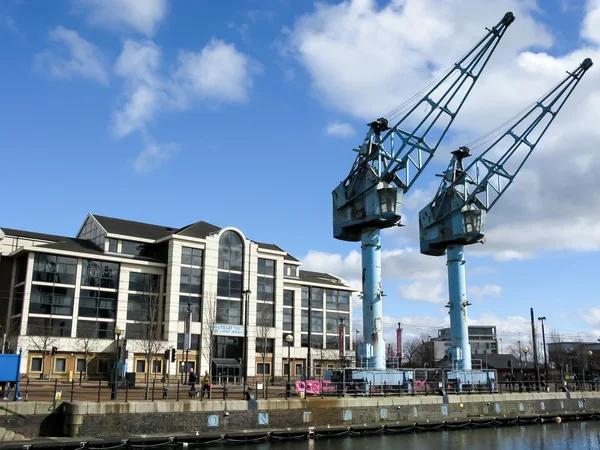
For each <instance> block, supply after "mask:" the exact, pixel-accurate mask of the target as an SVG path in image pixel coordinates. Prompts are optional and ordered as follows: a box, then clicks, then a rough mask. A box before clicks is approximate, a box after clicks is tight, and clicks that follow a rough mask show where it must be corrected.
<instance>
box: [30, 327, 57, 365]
mask: <svg viewBox="0 0 600 450" xmlns="http://www.w3.org/2000/svg"><path fill="white" fill-rule="evenodd" d="M38 330H39V331H40V334H41V336H29V342H30V347H33V348H34V349H35V350H37V351H39V352H41V353H42V377H43V376H44V375H45V368H46V367H45V366H46V355H48V353H49V352H50V351H51V350H52V347H53V346H54V344H56V343H57V342H58V338H57V337H55V336H52V335H51V334H50V331H51V330H50V327H43V328H39V329H38Z"/></svg>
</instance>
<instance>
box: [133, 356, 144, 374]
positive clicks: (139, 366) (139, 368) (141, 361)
mask: <svg viewBox="0 0 600 450" xmlns="http://www.w3.org/2000/svg"><path fill="white" fill-rule="evenodd" d="M135 371H136V372H137V373H146V360H145V359H138V360H137V361H136V362H135Z"/></svg>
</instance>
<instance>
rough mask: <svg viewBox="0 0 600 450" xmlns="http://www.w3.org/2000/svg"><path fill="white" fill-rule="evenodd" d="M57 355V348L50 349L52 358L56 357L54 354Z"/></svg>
mask: <svg viewBox="0 0 600 450" xmlns="http://www.w3.org/2000/svg"><path fill="white" fill-rule="evenodd" d="M57 353H58V347H52V353H51V355H52V356H56V354H57Z"/></svg>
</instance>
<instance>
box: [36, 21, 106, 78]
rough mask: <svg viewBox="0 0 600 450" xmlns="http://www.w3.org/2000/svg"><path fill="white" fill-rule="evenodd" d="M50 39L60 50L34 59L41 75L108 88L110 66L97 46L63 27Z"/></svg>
mask: <svg viewBox="0 0 600 450" xmlns="http://www.w3.org/2000/svg"><path fill="white" fill-rule="evenodd" d="M48 37H49V39H50V40H51V41H52V42H53V43H55V44H56V46H55V47H54V48H52V49H48V50H46V51H44V52H42V53H39V54H37V55H36V56H35V57H34V60H33V64H34V68H35V69H36V71H37V72H39V73H41V74H43V75H48V76H52V77H55V78H63V79H67V80H70V79H72V78H75V77H81V78H87V79H89V80H91V81H95V82H97V83H100V84H103V85H108V82H109V75H108V70H107V67H106V62H105V60H104V57H103V55H102V53H101V52H100V50H99V49H98V47H97V46H96V45H94V44H92V43H91V42H89V41H87V40H85V39H84V38H82V37H81V36H80V35H79V34H78V33H77V32H76V31H73V30H69V29H68V28H65V27H63V26H61V25H59V26H57V27H56V28H55V29H54V30H52V31H51V32H50V33H49V35H48Z"/></svg>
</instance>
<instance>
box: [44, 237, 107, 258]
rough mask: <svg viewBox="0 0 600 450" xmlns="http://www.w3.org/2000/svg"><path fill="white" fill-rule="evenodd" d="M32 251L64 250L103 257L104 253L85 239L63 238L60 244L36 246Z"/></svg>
mask: <svg viewBox="0 0 600 450" xmlns="http://www.w3.org/2000/svg"><path fill="white" fill-rule="evenodd" d="M33 248H34V249H52V250H64V251H68V252H78V253H90V254H94V255H104V252H103V251H102V250H100V249H99V248H98V246H97V245H96V244H94V243H93V242H92V241H88V240H86V239H75V238H65V240H63V241H60V242H53V243H52V244H44V245H37V246H35V247H33Z"/></svg>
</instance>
